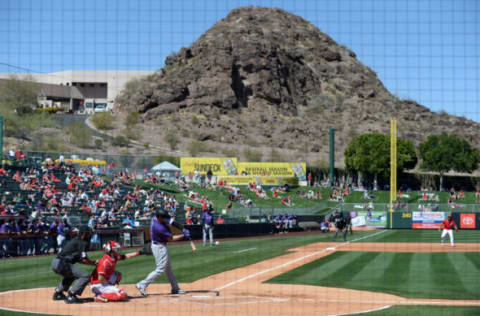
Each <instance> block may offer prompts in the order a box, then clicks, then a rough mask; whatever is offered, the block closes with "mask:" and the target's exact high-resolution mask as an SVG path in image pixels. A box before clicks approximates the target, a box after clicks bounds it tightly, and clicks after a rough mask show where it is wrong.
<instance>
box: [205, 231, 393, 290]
mask: <svg viewBox="0 0 480 316" xmlns="http://www.w3.org/2000/svg"><path fill="white" fill-rule="evenodd" d="M386 231H387V230H381V231H379V232H376V233H374V234H371V235H367V236H363V237H360V238H356V239H354V240H352V241H347V242H344V243H341V244H339V245H338V246H335V247H328V248H325V249H322V250H319V251H315V252H312V253H309V254H308V255H305V256H302V257H300V258H297V259H293V260H291V261H287V262H285V263H282V264H280V265H278V266H275V267H272V268H269V269H265V270H262V271H259V272H256V273H253V274H250V275H247V276H245V277H243V278H241V279H238V280H235V281H232V282H230V283H227V284H225V285H222V286H220V287H217V288H216V289H215V291H220V290H223V289H226V288H228V287H231V286H233V285H236V284H239V283H242V282H244V281H247V280H250V279H252V278H255V277H257V276H259V275H262V274H265V273H268V272H271V271H274V270H277V269H281V268H283V267H286V266H289V265H291V264H293V263H297V262H299V261H302V260H304V259H307V258H310V257H313V256H316V255H319V254H321V253H324V252H327V251H331V250H332V248H333V250H336V249H337V248H340V247H343V246H345V245H348V244H350V243H352V242H356V241H360V240H363V239H366V238H370V237H374V236H377V235H380V234H383V233H384V232H386Z"/></svg>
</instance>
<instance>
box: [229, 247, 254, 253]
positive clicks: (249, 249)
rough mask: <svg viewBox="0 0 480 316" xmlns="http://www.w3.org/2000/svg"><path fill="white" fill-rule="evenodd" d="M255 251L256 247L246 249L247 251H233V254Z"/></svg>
mask: <svg viewBox="0 0 480 316" xmlns="http://www.w3.org/2000/svg"><path fill="white" fill-rule="evenodd" d="M255 249H257V247H255V248H247V249H242V250H238V251H234V253H242V252H247V251H251V250H255Z"/></svg>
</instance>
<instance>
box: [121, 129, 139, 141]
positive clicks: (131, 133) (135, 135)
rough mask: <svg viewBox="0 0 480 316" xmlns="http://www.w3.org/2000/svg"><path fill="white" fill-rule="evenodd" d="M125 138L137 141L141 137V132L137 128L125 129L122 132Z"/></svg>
mask: <svg viewBox="0 0 480 316" xmlns="http://www.w3.org/2000/svg"><path fill="white" fill-rule="evenodd" d="M123 134H124V135H125V137H127V138H128V139H131V140H138V139H140V138H141V137H142V130H141V129H139V128H137V127H131V126H130V127H127V128H126V129H124V130H123Z"/></svg>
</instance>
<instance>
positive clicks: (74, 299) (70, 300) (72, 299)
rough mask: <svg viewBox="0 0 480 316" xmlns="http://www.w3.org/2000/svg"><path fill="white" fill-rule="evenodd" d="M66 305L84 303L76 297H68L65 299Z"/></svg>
mask: <svg viewBox="0 0 480 316" xmlns="http://www.w3.org/2000/svg"><path fill="white" fill-rule="evenodd" d="M65 303H67V304H82V303H83V301H82V300H81V299H79V298H78V297H77V296H76V295H71V294H70V295H68V297H67V298H66V299H65Z"/></svg>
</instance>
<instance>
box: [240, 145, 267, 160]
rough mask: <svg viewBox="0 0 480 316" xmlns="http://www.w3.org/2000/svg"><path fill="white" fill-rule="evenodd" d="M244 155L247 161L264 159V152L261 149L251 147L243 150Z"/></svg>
mask: <svg viewBox="0 0 480 316" xmlns="http://www.w3.org/2000/svg"><path fill="white" fill-rule="evenodd" d="M243 155H244V156H245V159H247V161H251V162H260V161H262V157H263V154H262V152H261V151H256V150H250V149H249V148H247V149H245V150H244V151H243Z"/></svg>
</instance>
